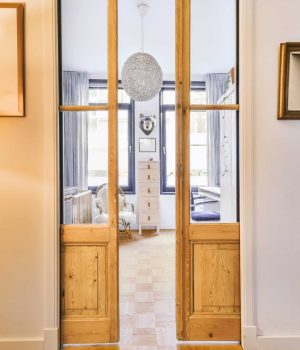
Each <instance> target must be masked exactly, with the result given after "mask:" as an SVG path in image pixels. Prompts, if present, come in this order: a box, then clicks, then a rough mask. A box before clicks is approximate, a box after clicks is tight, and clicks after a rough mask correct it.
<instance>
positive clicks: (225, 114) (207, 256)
mask: <svg viewBox="0 0 300 350" xmlns="http://www.w3.org/2000/svg"><path fill="white" fill-rule="evenodd" d="M199 2H201V1H199ZM211 15H212V16H213V13H211ZM191 17H192V8H191V0H176V40H177V42H176V98H177V102H176V114H177V117H176V122H177V133H176V134H177V168H176V171H177V178H176V214H177V220H176V228H177V260H176V270H177V275H176V280H177V287H176V290H177V296H176V308H177V309H176V315H177V321H176V322H177V338H178V339H181V340H199V341H220V340H223V341H240V338H241V336H240V261H239V256H240V234H239V232H240V228H239V223H238V215H235V214H233V215H232V217H230V215H228V213H227V212H226V210H227V209H228V207H230V206H231V207H230V208H231V209H230V210H231V212H232V213H236V212H237V209H236V208H238V205H237V201H238V200H237V178H236V173H237V154H238V152H237V149H236V148H237V142H236V141H237V137H236V135H237V125H238V124H237V116H238V109H239V106H238V104H237V100H236V99H234V98H231V95H230V93H229V92H228V90H227V92H226V93H225V94H224V96H223V97H222V98H223V100H222V99H221V100H219V101H218V102H217V103H214V104H209V102H207V103H206V104H199V103H196V104H195V103H194V102H192V101H191V92H190V91H191ZM199 20H200V19H199ZM202 34H203V33H202ZM198 35H201V33H198ZM206 35H209V33H206ZM203 49H205V47H204V48H203ZM235 72H237V70H236V69H235ZM206 89H208V86H206ZM232 91H233V89H232ZM235 94H236V96H237V95H238V93H237V84H235ZM211 111H219V114H218V116H217V118H219V119H218V120H219V121H220V123H221V125H220V131H219V133H220V137H223V139H224V140H225V141H224V144H222V142H223V141H222V139H221V146H220V149H219V150H220V153H221V156H220V157H221V160H222V159H223V160H224V159H226V162H228V164H226V166H227V168H226V169H223V170H224V171H223V172H222V167H223V165H222V164H221V167H220V169H221V175H220V177H221V180H220V181H221V185H220V184H219V185H218V186H217V185H214V186H211V187H209V186H207V187H205V186H201V185H197V186H193V185H194V184H193V183H192V181H194V180H191V179H192V175H193V174H192V171H191V167H192V163H193V161H194V159H193V157H195V152H194V153H191V150H192V141H191V138H192V137H194V135H193V134H192V132H191V128H192V125H191V121H192V122H193V123H194V119H195V118H196V117H197V113H199V112H201V113H204V112H205V113H206V114H205V115H204V116H203V115H200V117H203V118H207V123H210V122H211V121H210V120H209V118H212V117H213V116H212V113H210V112H211ZM200 117H199V118H200ZM193 118H194V119H193ZM222 123H224V125H223V124H222ZM226 123H227V124H226ZM228 130H229V131H228ZM222 132H223V133H225V134H224V135H223V136H222ZM226 133H227V134H226ZM229 133H230V135H229V136H228V134H229ZM229 139H230V140H229ZM228 140H229V141H228ZM229 142H230V145H229ZM208 147H212V146H211V144H208ZM208 152H209V151H208ZM222 152H223V154H222ZM224 152H227V153H226V154H225V153H224ZM196 156H197V154H196ZM199 157H200V156H199ZM208 173H209V170H208ZM208 175H209V174H208ZM203 176H204V175H203ZM229 176H230V177H229ZM227 179H228V180H227ZM199 181H200V180H199ZM195 187H196V190H195V189H194V188H195ZM195 191H196V192H197V193H196V195H195ZM208 193H209V194H208ZM194 195H195V198H196V197H197V198H198V200H199V201H200V203H202V204H201V205H200V207H201V206H202V207H201V210H199V212H197V211H194V212H193V213H194V216H193V215H192V210H193V209H194V208H193V209H192V203H193V198H194V197H193V198H191V196H194ZM226 198H227V199H226ZM222 201H223V202H222ZM230 201H232V203H233V204H232V203H231V202H230ZM235 201H236V202H235ZM220 202H221V209H220V208H219V210H210V211H206V210H205V208H206V207H208V206H209V205H211V206H213V205H215V206H217V205H220ZM224 202H226V203H224ZM218 203H219V204H218ZM223 204H224V205H225V206H226V208H225V207H224V205H223ZM222 205H223V206H222ZM203 208H204V209H203ZM197 215H198V217H197ZM218 215H219V217H218ZM192 216H193V217H194V218H196V220H193V219H192ZM205 216H208V217H209V216H211V220H209V218H205ZM198 218H202V219H203V218H204V221H201V220H200V221H197V220H198ZM206 220H208V221H206ZM212 220H214V221H212Z"/></svg>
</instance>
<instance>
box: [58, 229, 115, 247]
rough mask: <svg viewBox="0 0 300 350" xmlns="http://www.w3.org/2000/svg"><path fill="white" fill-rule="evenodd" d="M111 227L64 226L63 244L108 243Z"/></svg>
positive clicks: (62, 231) (62, 232)
mask: <svg viewBox="0 0 300 350" xmlns="http://www.w3.org/2000/svg"><path fill="white" fill-rule="evenodd" d="M109 240H110V236H109V227H108V226H104V225H103V226H102V225H99V226H97V225H62V227H61V242H62V243H64V244H65V245H67V244H72V245H74V244H79V245H82V244H84V245H88V244H89V245H93V244H99V243H108V242H109Z"/></svg>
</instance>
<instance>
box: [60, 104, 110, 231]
mask: <svg viewBox="0 0 300 350" xmlns="http://www.w3.org/2000/svg"><path fill="white" fill-rule="evenodd" d="M62 116H63V173H64V175H63V187H64V192H63V196H64V201H63V223H64V224H90V223H106V222H107V218H108V210H107V182H108V114H107V112H105V111H93V112H65V113H63V114H62Z"/></svg>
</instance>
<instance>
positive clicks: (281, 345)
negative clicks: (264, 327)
mask: <svg viewBox="0 0 300 350" xmlns="http://www.w3.org/2000/svg"><path fill="white" fill-rule="evenodd" d="M257 344H258V350H299V349H300V335H297V336H273V337H271V336H258V337H257Z"/></svg>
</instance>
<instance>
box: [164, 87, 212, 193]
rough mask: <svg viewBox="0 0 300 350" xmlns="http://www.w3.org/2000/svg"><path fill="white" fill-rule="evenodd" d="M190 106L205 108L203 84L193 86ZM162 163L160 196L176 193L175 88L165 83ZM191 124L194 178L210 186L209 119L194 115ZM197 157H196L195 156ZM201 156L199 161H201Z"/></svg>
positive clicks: (204, 115)
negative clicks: (208, 173)
mask: <svg viewBox="0 0 300 350" xmlns="http://www.w3.org/2000/svg"><path fill="white" fill-rule="evenodd" d="M191 103H193V104H205V103H206V91H205V84H204V82H193V83H192V89H191ZM160 112H161V113H160V145H161V146H160V160H161V194H173V193H175V181H176V173H175V170H176V114H175V85H174V83H172V82H170V83H164V86H163V88H162V90H161V92H160ZM192 115H193V116H194V118H193V119H192V123H191V139H192V140H193V142H192V145H191V160H192V164H191V165H192V168H191V175H192V176H194V179H195V181H196V182H197V183H199V184H200V183H201V184H203V185H204V184H205V185H206V184H207V118H206V112H195V113H193V114H192ZM195 154H196V155H197V156H196V157H195V156H194V155H195ZM199 155H200V159H199Z"/></svg>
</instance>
